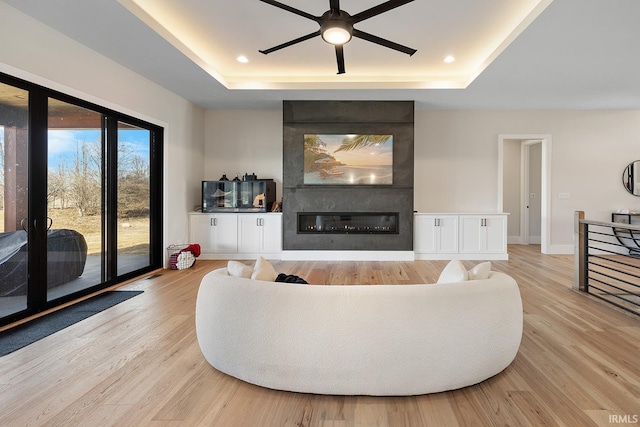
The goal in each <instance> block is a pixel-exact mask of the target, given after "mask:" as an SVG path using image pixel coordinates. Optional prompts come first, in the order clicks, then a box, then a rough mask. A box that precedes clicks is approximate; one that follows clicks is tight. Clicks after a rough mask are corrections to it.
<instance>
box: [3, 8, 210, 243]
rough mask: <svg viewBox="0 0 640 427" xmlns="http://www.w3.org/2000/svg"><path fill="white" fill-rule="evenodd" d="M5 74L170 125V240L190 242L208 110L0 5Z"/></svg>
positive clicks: (167, 219)
mask: <svg viewBox="0 0 640 427" xmlns="http://www.w3.org/2000/svg"><path fill="white" fill-rule="evenodd" d="M0 16H2V25H0V72H4V73H6V74H9V75H12V76H15V77H18V78H21V79H24V80H28V81H30V82H33V83H37V84H40V85H42V86H46V87H48V88H51V89H55V90H59V91H61V92H64V93H68V94H70V95H73V96H76V97H78V98H81V99H85V100H87V101H90V102H93V103H95V104H99V105H103V106H106V107H109V108H112V109H115V110H118V111H121V112H123V113H126V114H129V115H131V116H134V117H138V118H141V119H143V120H146V121H149V122H152V123H155V124H158V125H160V126H163V127H164V128H165V177H164V185H165V190H164V193H165V208H164V224H165V225H164V243H165V246H166V245H167V244H170V243H184V242H186V239H187V211H188V210H189V209H192V208H193V206H194V205H196V204H198V203H199V198H200V196H199V189H200V181H201V179H202V176H203V166H204V164H203V161H202V158H203V156H204V145H203V141H204V111H203V110H202V109H201V108H199V107H197V106H195V105H194V104H192V103H190V102H188V101H187V100H185V99H184V98H181V97H179V96H177V95H176V94H174V93H172V92H169V91H168V90H166V89H164V88H162V87H161V86H158V85H157V84H155V83H153V82H151V81H150V80H147V79H145V78H144V77H142V76H140V75H139V74H136V73H134V72H132V71H130V70H128V69H127V68H124V67H122V66H121V65H119V64H117V63H115V62H113V61H111V60H109V59H107V58H106V57H104V56H102V55H99V54H97V53H96V52H94V51H93V50H91V49H89V48H87V47H85V46H83V45H81V44H79V43H77V42H76V41H74V40H72V39H70V38H68V37H66V36H64V35H62V34H61V33H59V32H57V31H54V30H53V29H51V28H50V27H47V26H45V25H43V24H41V23H40V22H38V21H36V20H34V19H32V18H30V17H28V16H26V15H24V14H23V13H21V12H19V11H17V10H16V9H13V8H11V7H9V6H8V5H6V4H5V3H2V2H0Z"/></svg>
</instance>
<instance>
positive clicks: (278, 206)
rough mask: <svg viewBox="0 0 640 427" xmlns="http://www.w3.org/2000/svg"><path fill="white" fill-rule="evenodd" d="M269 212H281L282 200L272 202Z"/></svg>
mask: <svg viewBox="0 0 640 427" xmlns="http://www.w3.org/2000/svg"><path fill="white" fill-rule="evenodd" d="M271 212H282V201H280V202H273V205H272V207H271Z"/></svg>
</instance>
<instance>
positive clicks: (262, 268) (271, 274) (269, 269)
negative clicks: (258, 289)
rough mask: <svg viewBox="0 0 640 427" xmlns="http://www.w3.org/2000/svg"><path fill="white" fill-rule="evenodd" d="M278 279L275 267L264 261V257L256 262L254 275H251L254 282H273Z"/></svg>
mask: <svg viewBox="0 0 640 427" xmlns="http://www.w3.org/2000/svg"><path fill="white" fill-rule="evenodd" d="M276 277H278V273H276V270H275V269H274V268H273V266H272V265H271V264H270V263H269V261H267V260H266V259H264V258H263V257H260V258H258V260H257V261H256V265H255V266H254V267H253V274H251V278H252V279H254V280H266V281H268V282H273V281H275V280H276Z"/></svg>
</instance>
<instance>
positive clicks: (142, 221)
mask: <svg viewBox="0 0 640 427" xmlns="http://www.w3.org/2000/svg"><path fill="white" fill-rule="evenodd" d="M48 215H49V217H50V218H51V219H52V220H53V223H52V225H51V229H60V228H67V229H70V230H76V231H77V232H79V233H80V234H82V235H83V236H84V238H85V240H86V241H87V247H88V249H87V253H88V254H99V253H100V249H101V244H102V243H101V241H102V239H101V231H100V222H101V217H100V216H99V215H91V216H81V215H79V213H78V210H77V209H51V210H49V212H48ZM2 231H4V210H0V232H2ZM118 252H119V253H121V254H144V253H148V252H149V218H148V217H140V218H121V219H118Z"/></svg>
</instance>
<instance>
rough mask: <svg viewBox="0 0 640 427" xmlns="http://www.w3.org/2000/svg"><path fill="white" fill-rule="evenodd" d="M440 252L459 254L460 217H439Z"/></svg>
mask: <svg viewBox="0 0 640 427" xmlns="http://www.w3.org/2000/svg"><path fill="white" fill-rule="evenodd" d="M436 228H437V233H438V247H437V249H438V252H439V253H457V252H458V216H457V215H447V216H440V217H438V221H437V227H436Z"/></svg>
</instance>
